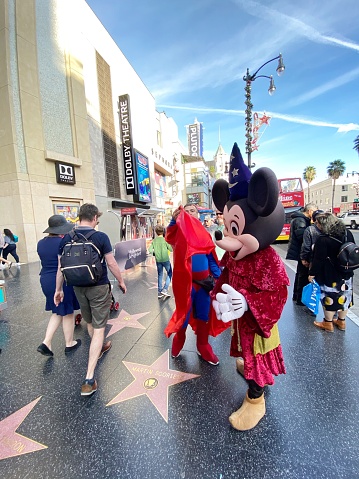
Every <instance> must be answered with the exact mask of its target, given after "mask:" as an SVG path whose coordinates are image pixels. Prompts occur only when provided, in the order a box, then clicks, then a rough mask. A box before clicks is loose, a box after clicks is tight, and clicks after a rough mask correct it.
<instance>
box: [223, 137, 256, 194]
mask: <svg viewBox="0 0 359 479" xmlns="http://www.w3.org/2000/svg"><path fill="white" fill-rule="evenodd" d="M251 176H252V173H251V171H250V169H249V168H248V166H247V165H245V164H244V161H243V158H242V154H241V152H240V149H239V148H238V145H237V143H235V144H234V145H233V148H232V153H231V158H230V166H229V176H228V179H229V185H228V187H229V199H230V200H231V201H236V200H240V199H242V198H247V197H248V185H249V181H250V179H251Z"/></svg>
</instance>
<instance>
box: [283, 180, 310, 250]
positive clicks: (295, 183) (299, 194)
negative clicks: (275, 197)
mask: <svg viewBox="0 0 359 479" xmlns="http://www.w3.org/2000/svg"><path fill="white" fill-rule="evenodd" d="M278 186H279V199H280V201H281V202H282V205H283V207H284V211H285V220H284V226H283V229H282V232H281V234H280V235H279V236H278V238H277V241H288V239H289V232H290V222H291V219H292V218H291V215H292V213H294V211H297V210H299V209H300V208H302V207H303V206H304V191H303V185H302V180H301V179H300V178H282V179H280V180H278Z"/></svg>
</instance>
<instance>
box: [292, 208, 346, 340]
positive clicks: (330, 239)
mask: <svg viewBox="0 0 359 479" xmlns="http://www.w3.org/2000/svg"><path fill="white" fill-rule="evenodd" d="M347 241H349V242H353V243H355V240H354V237H353V234H352V233H351V231H350V230H347V228H346V226H345V224H344V223H343V221H342V220H341V219H340V218H338V217H337V216H335V215H334V214H332V213H329V212H324V211H323V210H320V209H318V208H317V206H316V205H315V204H313V203H309V204H307V205H306V206H305V207H304V208H303V210H302V211H297V212H295V213H293V214H292V221H291V226H290V237H289V242H288V250H287V255H286V259H290V260H295V261H297V270H296V274H295V281H294V285H293V296H292V299H293V301H294V302H295V303H296V305H299V306H304V304H303V302H302V293H303V288H304V287H305V286H306V285H307V284H308V283H310V282H313V281H316V282H317V283H318V284H319V287H320V301H321V305H322V307H323V312H324V318H323V321H314V326H315V327H317V328H319V329H321V330H324V331H327V332H333V331H334V326H336V327H337V328H338V329H339V330H340V331H345V326H346V325H345V318H346V316H347V313H348V310H349V308H350V307H351V306H352V305H353V276H354V273H353V270H348V271H342V270H341V268H340V266H339V263H338V258H337V256H338V252H339V249H340V247H341V245H342V244H343V243H345V242H347ZM306 311H307V312H309V310H307V309H306ZM311 314H312V315H313V316H315V315H314V314H313V313H311Z"/></svg>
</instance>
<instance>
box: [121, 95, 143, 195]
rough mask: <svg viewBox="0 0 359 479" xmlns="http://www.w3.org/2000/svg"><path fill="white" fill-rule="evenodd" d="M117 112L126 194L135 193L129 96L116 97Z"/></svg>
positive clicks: (135, 180) (135, 178)
mask: <svg viewBox="0 0 359 479" xmlns="http://www.w3.org/2000/svg"><path fill="white" fill-rule="evenodd" d="M118 112H119V117H120V138H121V144H122V157H123V167H124V172H125V185H126V194H127V195H137V193H138V186H137V174H136V162H135V160H134V154H133V144H132V130H131V109H130V96H129V95H121V96H119V97H118Z"/></svg>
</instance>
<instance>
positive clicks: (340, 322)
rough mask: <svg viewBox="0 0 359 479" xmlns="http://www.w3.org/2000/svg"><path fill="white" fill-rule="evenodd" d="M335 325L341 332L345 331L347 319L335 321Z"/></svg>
mask: <svg viewBox="0 0 359 479" xmlns="http://www.w3.org/2000/svg"><path fill="white" fill-rule="evenodd" d="M333 323H334V324H335V326H336V327H337V328H338V329H339V330H340V331H345V319H333Z"/></svg>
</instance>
